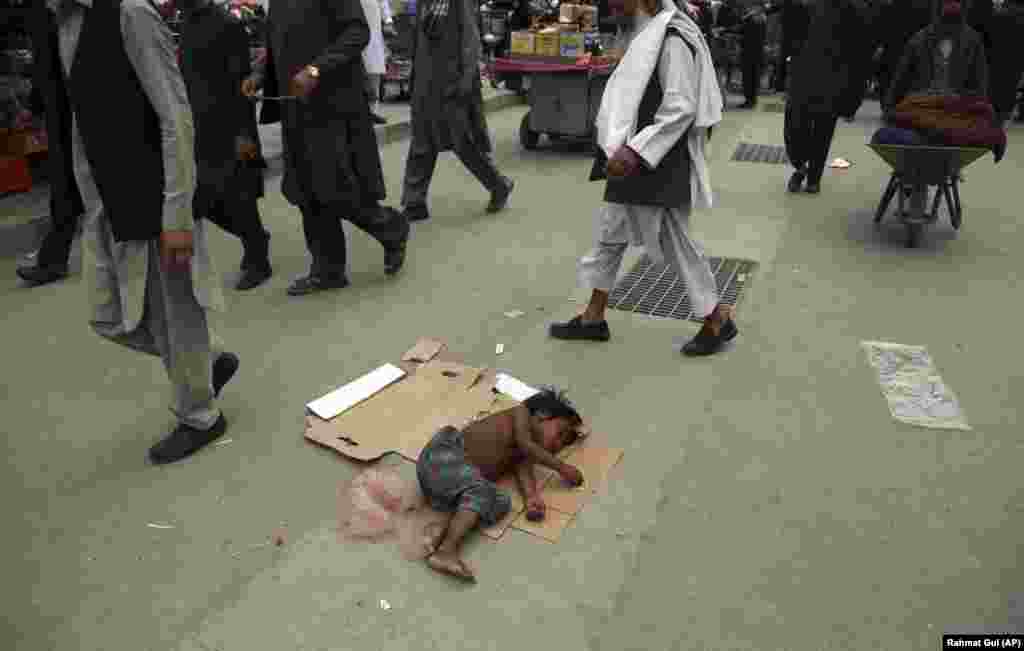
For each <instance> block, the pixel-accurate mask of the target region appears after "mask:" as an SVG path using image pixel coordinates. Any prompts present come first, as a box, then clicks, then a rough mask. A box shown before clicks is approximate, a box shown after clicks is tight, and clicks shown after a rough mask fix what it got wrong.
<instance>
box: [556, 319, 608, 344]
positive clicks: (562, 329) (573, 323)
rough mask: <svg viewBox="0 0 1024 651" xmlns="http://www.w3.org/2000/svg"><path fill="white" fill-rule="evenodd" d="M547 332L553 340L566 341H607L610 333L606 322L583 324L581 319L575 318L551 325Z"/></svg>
mask: <svg viewBox="0 0 1024 651" xmlns="http://www.w3.org/2000/svg"><path fill="white" fill-rule="evenodd" d="M548 332H549V333H550V335H551V336H552V337H554V338H555V339H566V340H570V341H580V340H585V341H608V340H609V339H611V336H612V333H611V331H610V330H609V329H608V322H607V321H602V322H601V323H583V317H580V316H578V317H575V318H573V319H571V320H569V321H567V322H565V323H552V324H551V326H550V327H549V328H548Z"/></svg>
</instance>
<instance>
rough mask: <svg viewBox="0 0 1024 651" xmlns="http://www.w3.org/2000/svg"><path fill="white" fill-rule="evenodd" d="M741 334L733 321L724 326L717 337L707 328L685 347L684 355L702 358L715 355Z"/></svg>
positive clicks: (701, 330) (730, 320) (702, 329)
mask: <svg viewBox="0 0 1024 651" xmlns="http://www.w3.org/2000/svg"><path fill="white" fill-rule="evenodd" d="M739 333H740V331H739V328H737V327H736V324H735V323H734V322H733V320H732V319H729V320H728V321H726V322H725V323H724V324H722V329H721V331H720V332H719V333H718V334H717V335H716V334H715V333H714V332H712V331H711V328H708V327H707V326H705V327H703V328H701V329H700V332H698V333H697V336H696V337H694V338H693V339H691V340H690V341H688V342H687V343H686V345H685V346H683V354H684V355H689V356H690V357H702V356H704V355H713V354H715V353H717V352H718V351H720V350H722V346H724V345H725V344H727V343H729V342H730V341H732V340H733V339H735V338H736V335H738V334H739Z"/></svg>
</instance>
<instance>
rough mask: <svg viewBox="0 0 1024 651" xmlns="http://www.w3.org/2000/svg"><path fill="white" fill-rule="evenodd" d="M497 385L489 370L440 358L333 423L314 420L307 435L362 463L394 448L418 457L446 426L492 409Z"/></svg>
mask: <svg viewBox="0 0 1024 651" xmlns="http://www.w3.org/2000/svg"><path fill="white" fill-rule="evenodd" d="M488 378H489V379H488ZM493 388H494V380H493V374H490V373H485V372H484V369H480V368H475V367H471V366H464V365H462V364H459V363H457V362H453V361H448V360H444V359H434V360H432V361H430V362H427V363H426V364H423V365H421V366H419V368H417V369H416V371H415V373H413V374H411V375H410V376H408V377H406V378H404V379H402V380H400V381H398V382H396V383H395V384H392V385H391V386H389V387H388V388H386V389H384V390H383V391H381V392H380V393H378V394H376V395H374V396H373V397H371V398H369V399H368V400H366V401H364V402H362V403H360V404H358V405H356V406H355V407H352V408H351V409H349V410H348V411H346V412H344V413H342V414H339V415H338V416H336V417H335V418H333V419H331V420H330V421H323V420H320V419H318V418H315V417H310V418H308V419H307V423H308V426H307V429H306V438H308V439H310V440H311V441H314V442H316V443H319V444H321V445H326V446H328V447H330V448H333V449H335V450H337V451H338V452H340V453H341V454H343V455H345V456H347V457H349V458H352V459H357V460H360V461H372V460H374V459H379V458H380V457H382V456H384V455H385V454H388V453H389V452H397V453H399V454H401V455H402V456H403V457H405V458H407V459H409V460H411V461H415V460H416V459H417V458H419V454H420V452H421V451H422V450H423V447H424V446H425V445H426V444H427V443H428V442H429V441H430V439H431V437H433V435H434V434H435V433H436V432H437V431H438V430H439V429H441V428H442V427H445V426H447V425H451V426H453V427H459V428H461V427H464V426H465V425H466V424H468V423H469V422H471V421H472V420H475V419H476V418H478V417H479V416H480V415H481V414H484V413H489V412H490V409H491V405H492V404H493V403H494V398H495V396H494V393H493V392H492V389H493Z"/></svg>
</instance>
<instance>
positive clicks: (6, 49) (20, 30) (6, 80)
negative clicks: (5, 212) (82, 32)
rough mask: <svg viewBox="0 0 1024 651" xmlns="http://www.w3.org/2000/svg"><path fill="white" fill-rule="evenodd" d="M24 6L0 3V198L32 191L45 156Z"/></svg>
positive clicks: (44, 142)
mask: <svg viewBox="0 0 1024 651" xmlns="http://www.w3.org/2000/svg"><path fill="white" fill-rule="evenodd" d="M29 12H30V9H29V6H28V4H27V2H21V3H19V2H10V1H7V2H3V3H0V24H2V25H3V29H2V30H0V194H7V193H10V192H28V191H29V190H31V189H32V183H33V169H35V170H40V171H41V170H42V165H40V163H41V162H42V161H43V160H45V158H46V152H47V142H46V129H45V122H44V119H43V106H42V102H41V101H40V100H39V98H38V94H36V93H33V86H32V75H33V72H34V69H33V64H34V60H33V54H32V47H33V44H32V39H31V35H30V32H31V29H30V24H29V20H30V17H31V16H30V13H29Z"/></svg>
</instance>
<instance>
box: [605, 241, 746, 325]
mask: <svg viewBox="0 0 1024 651" xmlns="http://www.w3.org/2000/svg"><path fill="white" fill-rule="evenodd" d="M708 262H709V263H710V264H711V271H712V273H714V274H715V284H717V285H718V293H719V296H721V302H722V303H725V304H726V305H732V306H736V305H737V304H738V303H739V299H740V295H741V294H742V293H743V290H744V289H745V288H746V286H747V283H748V282H750V276H751V275H752V274H753V272H754V270H755V269H756V268H757V263H756V262H753V261H750V260H736V259H733V258H708ZM608 307H610V308H611V309H613V310H622V311H624V312H633V313H635V314H648V315H651V316H658V317H663V318H669V319H680V320H683V321H698V322H699V321H703V319H704V316H705V315H703V314H694V313H693V308H692V307H691V305H690V295H689V294H688V293H687V291H686V284H685V283H684V282H683V280H682V279H681V278H679V276H677V275H676V273H675V271H673V270H672V268H671V267H669V266H668V265H665V264H654V262H653V261H651V259H650V258H649V257H647V256H646V255H645V256H643V257H642V258H640V260H639V261H638V262H637V263H636V265H635V266H634V267H633V268H632V269H631V270H630V271H629V273H627V274H626V275H625V276H623V278H622V279H621V280H620V281H619V282H618V283H617V284H616V285H615V289H613V290H612V292H611V295H609V297H608Z"/></svg>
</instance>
